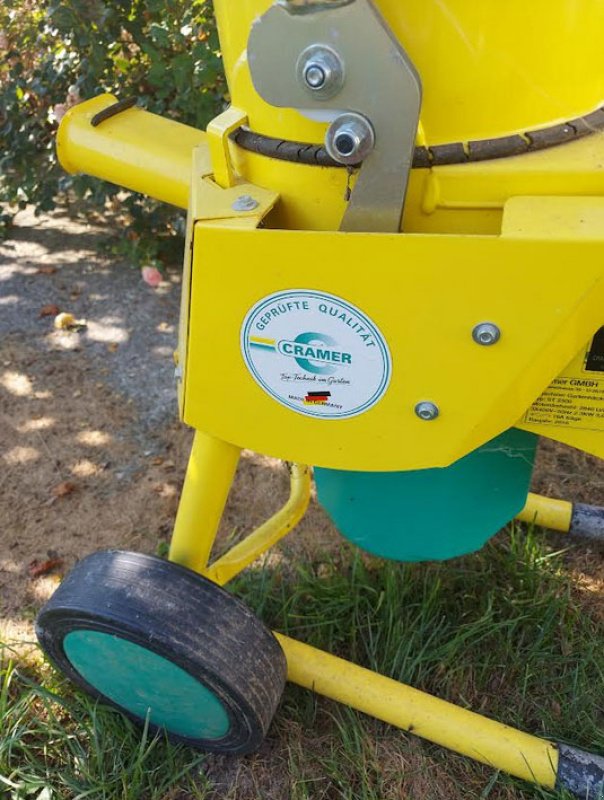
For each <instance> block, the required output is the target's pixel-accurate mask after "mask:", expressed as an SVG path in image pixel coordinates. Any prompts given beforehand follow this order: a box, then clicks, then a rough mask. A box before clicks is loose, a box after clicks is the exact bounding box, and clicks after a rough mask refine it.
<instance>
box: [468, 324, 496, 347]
mask: <svg viewBox="0 0 604 800" xmlns="http://www.w3.org/2000/svg"><path fill="white" fill-rule="evenodd" d="M500 338H501V331H500V330H499V328H498V327H497V325H495V323H493V322H481V323H479V324H478V325H475V326H474V328H473V330H472V339H474V341H475V342H476V344H481V345H483V346H485V347H489V346H490V345H492V344H496V343H497V342H498V341H499V339H500Z"/></svg>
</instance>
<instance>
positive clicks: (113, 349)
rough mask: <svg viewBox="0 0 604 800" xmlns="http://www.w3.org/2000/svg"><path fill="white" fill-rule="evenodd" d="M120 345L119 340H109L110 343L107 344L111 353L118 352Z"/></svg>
mask: <svg viewBox="0 0 604 800" xmlns="http://www.w3.org/2000/svg"><path fill="white" fill-rule="evenodd" d="M118 346H119V345H118V343H117V342H109V344H108V345H107V350H109V352H110V353H115V352H117V348H118Z"/></svg>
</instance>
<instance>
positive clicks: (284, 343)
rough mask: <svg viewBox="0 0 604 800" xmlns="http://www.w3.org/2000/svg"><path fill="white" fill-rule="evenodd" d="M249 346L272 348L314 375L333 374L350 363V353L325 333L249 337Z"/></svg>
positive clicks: (311, 332)
mask: <svg viewBox="0 0 604 800" xmlns="http://www.w3.org/2000/svg"><path fill="white" fill-rule="evenodd" d="M250 347H257V348H262V349H265V350H272V351H273V352H278V353H281V355H282V356H287V357H289V358H293V360H294V361H295V362H296V364H297V365H298V366H299V367H300V369H303V370H306V372H310V373H312V374H314V375H333V374H334V373H335V372H337V369H338V367H340V366H342V365H352V353H348V352H346V351H345V350H341V349H340V348H338V343H337V342H336V340H335V339H334V338H333V337H331V336H328V335H327V334H325V333H316V332H315V331H306V332H305V333H301V334H299V335H298V336H296V338H295V339H281V340H280V341H276V340H275V339H265V338H260V337H257V336H251V337H250Z"/></svg>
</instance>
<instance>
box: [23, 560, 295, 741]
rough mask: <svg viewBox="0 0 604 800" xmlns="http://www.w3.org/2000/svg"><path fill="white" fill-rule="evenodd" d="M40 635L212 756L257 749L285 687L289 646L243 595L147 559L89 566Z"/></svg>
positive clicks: (63, 664)
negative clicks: (282, 644) (285, 651)
mask: <svg viewBox="0 0 604 800" xmlns="http://www.w3.org/2000/svg"><path fill="white" fill-rule="evenodd" d="M36 633H37V635H38V639H39V641H40V644H41V646H42V648H43V649H44V651H45V652H46V654H47V655H48V656H49V658H50V659H51V660H52V661H53V662H54V663H55V664H56V666H57V667H58V668H59V669H60V670H61V671H62V672H64V673H65V674H66V675H67V677H69V678H70V679H71V680H72V681H73V682H74V683H75V684H76V685H77V686H79V687H80V688H82V689H84V690H85V691H86V692H88V693H89V694H91V695H92V696H94V697H97V698H99V699H101V700H102V701H104V702H107V703H109V704H110V705H113V706H115V707H117V708H119V709H120V710H121V711H122V712H123V713H124V714H125V715H126V716H128V717H129V718H130V719H133V720H134V721H135V722H137V723H139V724H143V723H145V721H148V722H149V725H150V728H151V729H152V730H165V731H166V732H167V734H168V735H169V737H170V738H172V739H174V740H177V741H181V742H186V743H187V744H189V745H191V746H192V747H197V748H199V749H202V750H207V751H211V752H217V753H233V754H241V753H247V752H249V751H251V750H254V749H255V748H257V747H258V746H259V745H260V743H261V742H262V740H263V739H264V736H265V735H266V732H267V730H268V727H269V725H270V722H271V720H272V718H273V715H274V713H275V710H276V708H277V705H278V703H279V699H280V697H281V693H282V691H283V686H284V684H285V675H286V661H285V656H284V654H283V651H282V649H281V647H280V645H279V643H278V642H277V640H276V638H275V637H274V636H273V634H272V633H271V631H270V630H269V629H268V628H267V627H266V626H265V625H264V624H263V623H262V622H261V621H260V620H259V619H258V618H257V617H255V616H254V614H253V613H252V612H251V611H250V610H249V609H248V608H247V607H246V606H245V605H244V604H243V603H242V602H241V601H240V600H238V599H237V598H235V597H233V596H232V595H230V594H229V593H228V592H226V591H225V590H224V589H222V588H221V587H219V586H217V585H216V584H214V583H212V582H211V581H209V580H207V579H205V578H203V577H201V576H200V575H198V574H196V573H195V572H191V571H190V570H188V569H186V568H184V567H181V566H178V565H177V564H173V563H171V562H168V561H164V560H163V559H160V558H156V557H154V556H147V555H142V554H140V553H127V552H120V551H106V552H100V553H94V554H93V555H91V556H88V557H87V558H84V559H83V560H82V561H80V562H79V563H78V564H77V565H76V567H75V568H74V569H73V570H72V572H71V573H70V574H69V575H68V576H67V577H66V578H65V579H64V581H63V582H62V584H61V586H60V587H59V588H58V589H57V591H56V592H55V594H54V595H53V596H52V598H51V599H50V600H49V602H48V603H47V604H46V605H45V606H44V608H43V609H42V611H41V612H40V614H39V616H38V619H37V622H36Z"/></svg>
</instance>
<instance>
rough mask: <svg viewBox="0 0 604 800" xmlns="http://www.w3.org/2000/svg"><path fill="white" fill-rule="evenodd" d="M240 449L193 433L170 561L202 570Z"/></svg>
mask: <svg viewBox="0 0 604 800" xmlns="http://www.w3.org/2000/svg"><path fill="white" fill-rule="evenodd" d="M240 452H241V449H240V448H239V447H235V446H234V445H232V444H229V443H228V442H223V441H221V440H220V439H214V438H213V437H212V436H208V434H206V433H202V431H196V432H195V438H194V440H193V448H192V450H191V456H190V458H189V465H188V467H187V474H186V476H185V482H184V486H183V489H182V494H181V497H180V503H179V506H178V513H177V515H176V522H175V525H174V533H173V534H172V543H171V545H170V554H169V558H170V561H175V562H176V563H177V564H182V565H183V566H185V567H189V569H193V570H195V571H196V572H203V570H204V569H205V567H206V565H207V563H208V558H209V557H210V551H211V549H212V545H213V544H214V539H215V537H216V531H217V530H218V525H219V523H220V518H221V516H222V512H223V510H224V506H225V503H226V501H227V497H228V494H229V490H230V488H231V484H232V483H233V478H234V477H235V471H236V469H237V464H238V462H239V454H240Z"/></svg>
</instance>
